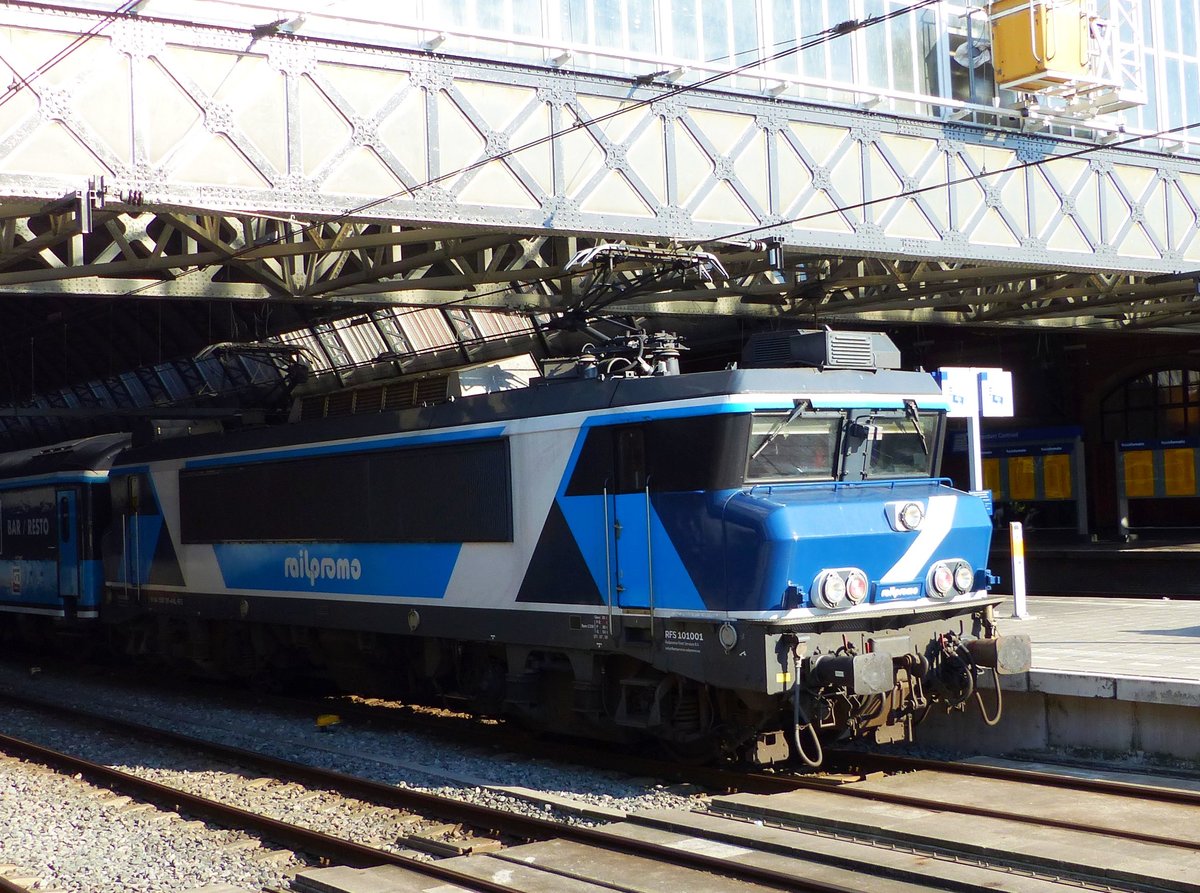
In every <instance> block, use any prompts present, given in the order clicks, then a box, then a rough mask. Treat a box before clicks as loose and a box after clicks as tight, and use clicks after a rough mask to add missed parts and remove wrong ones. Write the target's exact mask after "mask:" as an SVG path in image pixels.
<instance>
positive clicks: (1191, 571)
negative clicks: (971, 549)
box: [988, 531, 1200, 599]
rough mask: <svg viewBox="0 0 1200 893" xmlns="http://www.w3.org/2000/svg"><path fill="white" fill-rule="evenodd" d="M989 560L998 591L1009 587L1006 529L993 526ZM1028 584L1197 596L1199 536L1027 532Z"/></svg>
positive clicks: (1041, 588) (1083, 591)
mask: <svg viewBox="0 0 1200 893" xmlns="http://www.w3.org/2000/svg"><path fill="white" fill-rule="evenodd" d="M988 560H989V564H990V566H991V570H992V573H993V574H996V575H997V576H999V577H1000V583H999V585H998V586H996V587H995V591H996V592H1001V593H1011V592H1012V553H1011V550H1010V548H1009V541H1008V534H1007V531H1004V532H1002V531H996V534H995V536H994V537H993V540H992V551H991V554H990V555H989V558H988ZM1025 580H1026V590H1027V591H1028V592H1031V593H1035V592H1045V593H1056V594H1079V595H1105V596H1107V595H1115V596H1132V597H1151V598H1160V597H1162V596H1166V597H1169V598H1196V599H1200V542H1197V541H1191V540H1151V539H1137V540H1134V541H1132V542H1128V543H1126V542H1078V541H1068V542H1064V541H1061V540H1054V539H1041V538H1040V537H1039V536H1038V534H1037V532H1036V531H1035V532H1031V533H1029V534H1027V535H1026V538H1025Z"/></svg>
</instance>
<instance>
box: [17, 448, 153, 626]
mask: <svg viewBox="0 0 1200 893" xmlns="http://www.w3.org/2000/svg"><path fill="white" fill-rule="evenodd" d="M128 445H129V437H128V435H124V434H105V435H98V436H96V437H90V438H87V439H85V440H80V441H73V442H71V443H66V444H60V445H57V446H51V447H44V448H40V449H31V450H24V451H21V452H16V453H9V454H6V455H2V456H0V613H9V614H21V615H40V616H44V617H49V618H55V619H58V620H64V621H72V620H93V619H95V618H96V617H97V616H98V611H99V608H100V600H101V594H102V592H103V590H104V573H103V569H102V564H101V556H100V538H101V536H102V534H103V532H104V529H105V526H106V525H107V523H108V517H109V493H108V469H109V467H110V466H111V465H112V459H113V457H114V456H115V455H116V454H117V453H118V452H120V451H121V450H122V449H124V448H125V447H127V446H128Z"/></svg>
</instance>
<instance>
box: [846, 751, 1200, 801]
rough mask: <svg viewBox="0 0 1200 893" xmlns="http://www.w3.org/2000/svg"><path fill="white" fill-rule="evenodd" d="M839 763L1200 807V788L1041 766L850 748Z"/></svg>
mask: <svg viewBox="0 0 1200 893" xmlns="http://www.w3.org/2000/svg"><path fill="white" fill-rule="evenodd" d="M829 756H832V757H835V758H836V759H837V761H838V763H839V764H840V765H848V766H857V765H861V766H863V767H872V769H874V768H875V767H878V768H879V769H882V770H885V771H886V770H888V769H903V770H914V771H919V770H929V771H932V772H946V773H948V774H952V775H973V776H977V777H979V778H994V779H996V780H998V781H1020V782H1025V783H1027V784H1035V785H1042V786H1044V787H1050V788H1064V789H1068V790H1073V791H1088V792H1091V793H1097V794H1114V795H1116V796H1119V797H1132V798H1135V799H1137V800H1143V801H1144V800H1156V801H1159V802H1162V803H1177V804H1180V805H1182V806H1200V791H1189V790H1183V789H1180V788H1164V787H1159V786H1157V785H1145V784H1141V783H1139V782H1136V781H1118V780H1116V779H1105V778H1081V777H1079V776H1075V775H1055V774H1054V773H1053V772H1047V771H1043V770H1040V769H1022V768H1019V767H1016V766H988V765H985V764H977V763H963V762H961V761H958V760H933V759H929V758H926V757H907V756H900V755H897V754H866V753H864V754H859V753H854V752H849V751H842V752H836V753H833V754H829Z"/></svg>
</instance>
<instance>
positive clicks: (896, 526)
mask: <svg viewBox="0 0 1200 893" xmlns="http://www.w3.org/2000/svg"><path fill="white" fill-rule="evenodd" d="M883 514H884V517H885V518H887V522H888V526H889V527H891V528H892V530H895V531H896V532H897V533H912V532H913V531H915V530H920V529H921V525H922V524H924V523H925V503H923V502H920V501H918V500H915V499H912V500H909V499H906V500H900V499H897V500H894V501H892V502H887V503H884V506H883Z"/></svg>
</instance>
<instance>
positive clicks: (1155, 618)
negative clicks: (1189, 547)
mask: <svg viewBox="0 0 1200 893" xmlns="http://www.w3.org/2000/svg"><path fill="white" fill-rule="evenodd" d="M1198 551H1200V550H1198ZM1198 557H1200V556H1198ZM1027 609H1028V611H1027V613H1028V615H1029V616H1028V618H1027V619H1019V618H1015V617H1012V614H1013V603H1012V599H1011V598H1010V599H1007V600H1006V601H1005V602H1004V603H1003V604H1002V605H1000V606H999V607H998V608H997V610H996V617H997V620H998V621H999V625H1000V632H1001V633H1002V634H1013V633H1024V634H1026V635H1028V636H1029V637H1030V639H1031V640H1032V643H1033V661H1032V667H1031V668H1030V670H1029V672H1028V673H1020V674H1016V675H1013V676H1003V677H1001V688H1002V690H1003V695H1004V713H1005V715H1004V717H1003V721H1002V722H1001V723H1000V724H999V725H998V726H997V727H995V728H988V727H987V726H986V725H985V724H984V723H983V721H982V720H981V719H979V711H978V710H977V709H974V707H973V706H972V708H971V709H968V711H967V713H968V716H967V717H965V719H967V720H968V721H967V722H966V723H959V724H958V726H957V728H956V726H955V723H954V722H951V721H948V720H953V719H955V717H948V718H947V717H938V718H936V719H935V718H933V717H931V721H930V722H929V723H928V725H929V726H930V727H931V728H930V729H929V730H927V729H926V727H925V726H922V728H921V729H920V730H919V732H918V739H919V740H922V741H924V742H926V743H933V744H940V745H945V746H952V747H958V748H963V749H967V750H972V751H974V752H979V753H1003V752H1005V751H1011V750H1020V749H1038V748H1055V747H1061V748H1076V749H1091V750H1098V751H1104V752H1111V753H1113V754H1120V755H1125V756H1128V755H1131V754H1134V755H1150V756H1157V757H1166V758H1172V759H1181V760H1189V761H1194V760H1200V601H1196V600H1190V599H1183V600H1179V599H1173V598H1158V599H1151V598H1145V597H1142V598H1082V597H1076V596H1045V595H1038V596H1032V597H1030V598H1028V599H1027ZM983 694H984V697H985V701H986V703H987V705H988V707H989V709H990V708H991V705H992V703H993V702H992V700H991V699H992V697H993V696H994V692H992V691H991V690H990V689H989V690H986V691H984V692H983ZM958 719H960V720H961V719H964V717H958ZM922 733H925V734H922Z"/></svg>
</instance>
